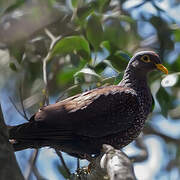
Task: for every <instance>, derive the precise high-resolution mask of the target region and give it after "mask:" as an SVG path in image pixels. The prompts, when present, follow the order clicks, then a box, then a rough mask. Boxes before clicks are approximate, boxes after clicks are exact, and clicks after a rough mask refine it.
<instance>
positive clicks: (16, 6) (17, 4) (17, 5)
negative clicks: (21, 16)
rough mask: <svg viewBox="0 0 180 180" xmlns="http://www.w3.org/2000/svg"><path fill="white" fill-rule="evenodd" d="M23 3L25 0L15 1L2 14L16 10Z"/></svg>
mask: <svg viewBox="0 0 180 180" xmlns="http://www.w3.org/2000/svg"><path fill="white" fill-rule="evenodd" d="M24 3H25V0H16V2H15V3H13V4H12V5H11V6H9V7H8V8H7V9H6V10H5V12H4V13H7V12H10V11H13V10H14V9H17V8H18V7H20V6H21V5H22V4H24Z"/></svg>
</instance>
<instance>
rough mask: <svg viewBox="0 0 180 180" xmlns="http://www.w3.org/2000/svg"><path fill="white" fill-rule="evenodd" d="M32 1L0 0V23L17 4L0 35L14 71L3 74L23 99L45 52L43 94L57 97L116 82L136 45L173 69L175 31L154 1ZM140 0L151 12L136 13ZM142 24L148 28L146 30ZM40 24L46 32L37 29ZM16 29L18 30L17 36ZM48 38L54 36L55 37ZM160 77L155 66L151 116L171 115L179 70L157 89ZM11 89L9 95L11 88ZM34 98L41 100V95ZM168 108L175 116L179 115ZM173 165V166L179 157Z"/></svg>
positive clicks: (178, 58) (177, 58)
mask: <svg viewBox="0 0 180 180" xmlns="http://www.w3.org/2000/svg"><path fill="white" fill-rule="evenodd" d="M34 2H36V3H35V4H33V2H31V3H29V4H28V1H25V0H14V1H12V2H7V3H4V1H2V2H0V6H1V7H2V8H1V10H0V19H1V20H2V21H1V23H0V27H5V24H6V23H8V22H9V23H11V22H13V13H15V12H18V10H19V12H20V11H21V13H22V16H19V17H18V16H16V23H15V25H13V24H12V25H11V26H10V29H8V30H6V31H5V30H4V28H1V29H2V31H1V32H0V37H1V43H2V44H5V45H6V47H7V48H8V50H9V53H10V56H11V58H10V60H9V67H10V68H11V69H12V70H13V71H15V72H14V73H13V74H12V76H10V79H11V78H12V77H13V78H15V83H16V84H18V83H19V81H21V82H23V90H24V97H26V98H27V97H32V96H33V94H32V89H31V88H32V87H33V86H32V85H33V84H35V82H37V80H39V79H43V77H42V76H43V73H42V72H43V63H42V62H43V61H44V60H45V57H47V55H48V54H49V56H48V60H47V74H48V75H47V80H48V90H49V94H50V96H51V97H57V96H58V95H59V93H60V94H61V93H62V92H64V93H62V94H63V96H70V95H74V94H76V93H80V92H82V91H85V90H87V89H91V88H96V87H99V86H101V85H108V84H118V82H119V81H120V80H121V78H122V75H123V71H124V69H125V67H126V65H127V63H128V61H129V59H130V57H131V56H132V54H133V53H134V52H135V51H137V50H139V49H153V50H155V51H156V52H158V53H159V55H160V57H161V58H162V59H163V63H164V64H165V66H167V67H168V69H169V71H170V74H171V73H176V72H178V71H180V54H179V52H178V50H177V48H176V47H177V46H179V44H178V43H179V41H180V29H179V27H178V25H177V24H176V21H175V20H174V19H172V18H171V17H170V16H169V15H168V12H166V11H164V10H163V9H162V8H160V6H159V5H158V3H157V2H156V1H148V0H144V1H143V2H142V3H140V4H137V5H135V6H133V7H131V8H125V5H126V3H127V1H126V0H121V1H117V0H111V1H110V0H97V1H94V0H92V1H82V0H71V1H68V2H69V3H67V1H66V0H64V1H59V0H48V1H46V2H45V1H43V0H40V1H34ZM147 4H150V5H151V6H152V7H153V8H154V10H155V11H156V13H155V14H153V13H150V12H149V11H148V9H147V8H146V9H145V10H144V11H142V9H143V7H145V6H146V5H147ZM27 7H28V9H29V7H30V10H29V11H28V13H29V14H27V13H26V10H27ZM41 8H45V9H46V12H47V13H46V14H43V15H42V13H40V12H41ZM133 10H136V11H137V12H139V16H137V17H134V16H133V15H132V13H131V12H132V11H133ZM43 16H45V17H43ZM9 17H10V18H9ZM42 19H45V21H43V20H42ZM35 22H36V23H35ZM23 23H24V26H26V25H27V24H28V25H29V26H30V27H33V28H32V29H34V31H27V29H26V28H24V26H23ZM16 24H18V25H17V26H21V28H18V27H17V26H16ZM37 24H40V25H39V26H37ZM146 26H147V27H150V29H149V32H148V28H146ZM45 28H47V29H48V31H49V32H50V34H48V33H46V32H45V31H44V29H45ZM29 29H31V28H29ZM17 31H18V32H19V33H20V34H22V36H18V37H17V36H16V35H17V33H16V32H17ZM9 32H11V33H9ZM12 32H14V33H12ZM24 34H26V36H23V35H24ZM14 36H16V38H15V37H14ZM56 36H58V37H60V38H59V39H57V40H56ZM54 40H55V42H54V44H53V43H52V41H54ZM172 54H174V56H172ZM112 76H113V77H112ZM164 78H166V77H164V76H163V75H162V76H161V75H159V72H158V73H157V72H153V73H152V74H151V76H150V80H149V83H150V85H151V87H152V90H153V88H154V87H156V88H155V89H156V90H155V91H154V92H153V96H154V98H155V102H156V106H157V105H158V104H159V105H160V108H159V109H158V108H155V110H154V111H155V113H152V117H155V116H157V114H158V115H163V116H164V117H165V118H170V119H172V120H174V118H173V117H174V114H173V113H172V112H174V111H173V110H175V109H176V108H178V107H179V106H180V99H179V93H180V80H179V74H176V76H172V77H171V78H176V80H175V83H174V84H173V83H168V85H167V84H163V83H162V85H163V86H164V87H162V86H161V83H160V82H161V80H163V79H164ZM173 80H174V79H170V81H173ZM7 82H8V80H7ZM38 82H39V81H38ZM164 82H165V80H164ZM74 85H76V86H75V87H74ZM167 86H168V87H167ZM44 87H45V84H44V85H42V86H40V88H37V89H36V91H33V93H37V94H38V93H39V94H42V93H41V92H42V90H43V88H44ZM71 87H72V88H71ZM13 92H14V94H15V96H16V92H17V88H16V90H14V91H13ZM39 98H40V99H41V100H42V96H41V95H40V97H39ZM42 101H43V100H42ZM157 102H158V104H157ZM28 107H30V109H27V110H31V111H36V110H37V109H35V108H33V107H36V108H37V101H34V103H31V104H30V106H28ZM31 111H30V112H31ZM175 112H176V120H177V119H179V118H180V113H179V112H177V111H175ZM148 126H150V127H151V128H154V126H155V124H154V122H152V123H149V124H148ZM168 143H169V142H167V144H168ZM170 143H173V141H172V142H170ZM167 148H168V147H167ZM175 149H176V150H177V152H179V151H180V146H176V144H175ZM177 156H178V154H177ZM176 158H179V157H174V159H176ZM174 166H175V167H180V163H179V161H178V162H177V164H176V165H174Z"/></svg>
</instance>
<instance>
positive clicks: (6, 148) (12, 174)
mask: <svg viewBox="0 0 180 180" xmlns="http://www.w3.org/2000/svg"><path fill="white" fill-rule="evenodd" d="M8 139H9V138H8V132H7V128H6V125H5V123H4V118H3V115H2V110H1V105H0V179H2V180H5V179H14V180H16V179H17V180H22V179H24V178H23V176H22V174H21V171H20V169H19V167H18V164H17V162H16V158H15V156H14V153H13V149H12V146H11V145H10V143H9V140H8Z"/></svg>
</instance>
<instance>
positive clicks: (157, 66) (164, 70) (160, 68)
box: [155, 64, 168, 74]
mask: <svg viewBox="0 0 180 180" xmlns="http://www.w3.org/2000/svg"><path fill="white" fill-rule="evenodd" d="M155 65H156V68H157V69H159V70H160V71H162V72H163V73H165V74H168V70H167V68H166V67H164V66H163V65H162V64H155Z"/></svg>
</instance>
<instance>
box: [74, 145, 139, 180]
mask: <svg viewBox="0 0 180 180" xmlns="http://www.w3.org/2000/svg"><path fill="white" fill-rule="evenodd" d="M103 151H104V153H102V154H101V155H100V156H98V157H97V158H95V159H94V160H93V161H92V162H91V163H90V165H89V166H88V169H80V170H79V171H78V172H77V174H74V175H73V176H72V177H71V180H78V179H81V180H97V179H101V180H105V179H106V180H107V179H109V180H135V179H136V177H135V175H134V170H133V165H132V163H131V160H130V159H129V158H128V157H127V156H126V154H124V153H123V152H122V151H121V150H117V149H114V148H113V147H112V146H110V145H103Z"/></svg>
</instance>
